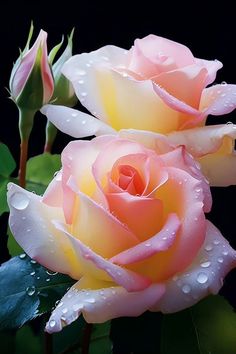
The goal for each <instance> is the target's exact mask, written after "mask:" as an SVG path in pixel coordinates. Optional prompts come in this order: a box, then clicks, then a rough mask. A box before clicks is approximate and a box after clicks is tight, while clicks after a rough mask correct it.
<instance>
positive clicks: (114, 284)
mask: <svg viewBox="0 0 236 354" xmlns="http://www.w3.org/2000/svg"><path fill="white" fill-rule="evenodd" d="M8 203H9V206H10V227H11V230H12V232H13V234H14V236H15V238H16V240H17V241H18V242H19V244H20V245H21V247H23V249H24V250H25V252H26V253H27V254H28V255H29V256H31V257H32V258H33V259H35V260H37V261H38V262H39V263H41V264H42V265H44V266H46V267H48V268H49V269H51V270H53V271H57V272H62V273H65V274H69V275H70V276H71V277H73V278H74V279H77V280H78V282H77V283H75V285H73V287H72V288H71V289H70V290H69V291H68V292H67V294H66V295H65V296H64V297H63V298H62V300H61V302H60V303H59V305H58V306H57V307H56V309H55V310H54V311H53V313H52V315H51V318H50V320H49V322H48V324H47V327H46V329H47V331H48V332H56V331H60V330H61V329H62V327H63V326H64V325H66V324H69V323H71V322H73V321H74V320H76V319H77V318H78V316H79V315H80V314H81V313H82V314H83V316H84V317H85V319H86V321H88V322H103V321H106V320H108V319H111V318H115V317H119V316H138V315H140V314H141V313H143V312H144V311H146V310H151V311H162V312H164V313H168V312H175V311H179V310H181V309H184V308H186V307H189V306H191V305H193V304H194V303H196V302H197V301H199V300H200V299H201V298H203V297H205V296H207V295H208V294H209V293H213V294H215V293H217V292H218V291H219V289H220V288H221V286H222V279H223V277H224V276H225V275H226V274H227V272H228V271H229V270H230V269H231V268H232V267H234V266H235V265H236V252H235V251H234V250H233V249H232V248H231V247H230V245H229V244H228V242H227V241H226V240H225V239H224V238H223V236H222V235H221V233H220V231H219V230H218V229H217V228H216V227H215V226H213V225H212V224H211V222H209V221H207V220H206V218H205V214H204V212H208V211H209V210H210V209H211V193H210V189H209V185H208V183H207V182H206V180H205V178H204V176H203V175H202V174H201V172H200V170H199V167H198V164H196V163H195V161H194V160H193V158H192V157H191V155H189V153H187V152H186V149H185V148H183V147H178V148H173V147H172V146H170V145H169V142H168V139H167V138H166V137H165V136H162V135H158V134H153V133H149V132H140V131H134V130H133V131H126V130H123V131H121V132H120V133H119V134H117V135H115V136H113V135H106V136H101V137H98V138H95V139H93V140H91V141H73V142H71V143H70V144H69V145H68V146H67V147H66V148H65V149H64V151H63V153H62V169H61V171H59V172H58V174H57V175H56V176H55V177H54V179H53V180H52V182H51V183H50V185H49V186H48V188H47V190H46V192H45V193H44V195H43V197H41V196H37V195H35V194H34V193H31V192H28V191H26V190H24V189H22V188H20V187H19V186H17V185H14V184H10V185H9V191H8ZM22 219H24V222H22ZM84 290H86V291H84ZM173 299H174V300H173Z"/></svg>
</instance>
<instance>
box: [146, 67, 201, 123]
mask: <svg viewBox="0 0 236 354" xmlns="http://www.w3.org/2000/svg"><path fill="white" fill-rule="evenodd" d="M206 77H207V69H205V68H202V67H201V66H198V65H196V64H194V65H189V66H185V67H183V68H181V69H177V70H172V71H168V72H165V73H162V74H160V75H157V76H155V77H154V78H152V81H154V82H155V83H156V84H158V85H159V86H161V87H162V88H163V89H164V90H166V91H167V92H168V93H169V94H171V95H172V96H173V97H175V98H176V99H178V100H180V101H182V102H185V103H186V104H188V105H189V106H191V107H193V108H195V109H198V108H199V102H200V98H201V94H202V90H203V89H204V87H205V83H206ZM180 82H181V85H180ZM180 124H181V123H180Z"/></svg>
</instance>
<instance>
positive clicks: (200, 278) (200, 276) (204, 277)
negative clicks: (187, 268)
mask: <svg viewBox="0 0 236 354" xmlns="http://www.w3.org/2000/svg"><path fill="white" fill-rule="evenodd" d="M197 281H198V283H200V284H205V283H206V282H207V281H208V276H207V275H206V273H199V274H198V276H197Z"/></svg>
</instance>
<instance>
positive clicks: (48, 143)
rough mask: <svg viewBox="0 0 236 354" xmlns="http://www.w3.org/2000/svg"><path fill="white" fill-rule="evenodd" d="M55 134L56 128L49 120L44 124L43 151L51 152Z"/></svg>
mask: <svg viewBox="0 0 236 354" xmlns="http://www.w3.org/2000/svg"><path fill="white" fill-rule="evenodd" d="M56 135H57V128H56V127H55V125H53V124H52V123H51V122H50V121H49V120H48V121H47V125H46V139H45V145H44V152H49V153H51V150H52V145H53V143H54V140H55V138H56Z"/></svg>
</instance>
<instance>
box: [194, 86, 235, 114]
mask: <svg viewBox="0 0 236 354" xmlns="http://www.w3.org/2000/svg"><path fill="white" fill-rule="evenodd" d="M200 107H201V111H203V113H204V115H205V116H207V115H209V114H212V115H214V116H218V115H223V114H226V113H230V112H232V111H233V110H234V109H235V107H236V85H228V84H221V85H214V86H211V87H209V88H206V89H205V90H203V93H202V98H201V105H200Z"/></svg>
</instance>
